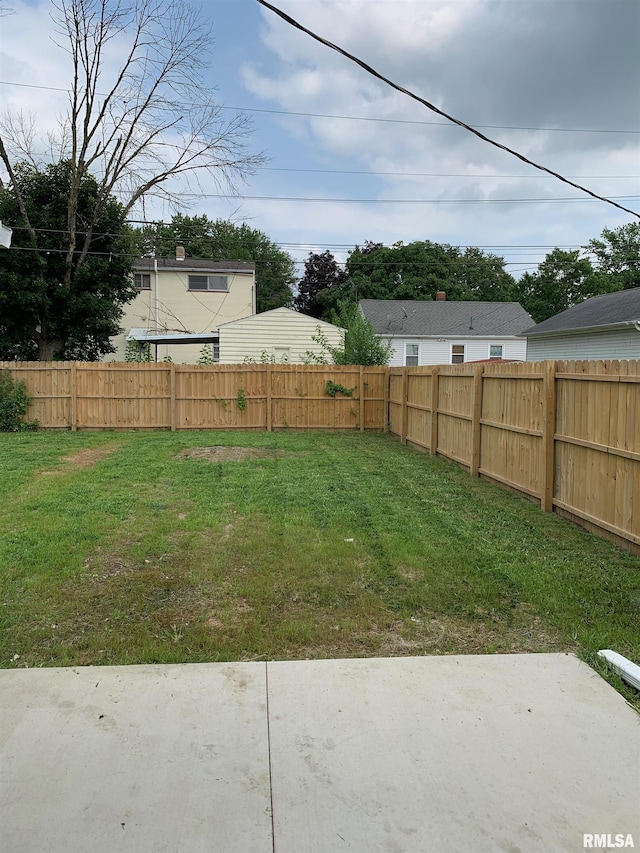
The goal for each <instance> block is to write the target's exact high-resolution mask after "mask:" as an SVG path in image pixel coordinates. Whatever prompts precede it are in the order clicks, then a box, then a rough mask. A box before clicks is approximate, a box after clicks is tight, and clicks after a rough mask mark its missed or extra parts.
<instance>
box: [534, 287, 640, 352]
mask: <svg viewBox="0 0 640 853" xmlns="http://www.w3.org/2000/svg"><path fill="white" fill-rule="evenodd" d="M523 335H524V336H525V337H526V339H527V361H543V360H544V359H547V358H549V359H614V360H617V359H640V287H635V288H633V289H632V290H619V291H617V292H616V293H603V294H602V295H601V296H593V297H592V298H591V299H585V301H584V302H581V303H580V304H579V305H574V306H573V308H568V309H567V310H566V311H562V312H561V313H560V314H556V315H555V316H554V317H549V319H548V320H543V321H542V323H538V325H537V326H533V327H532V328H529V329H525V331H524V332H523Z"/></svg>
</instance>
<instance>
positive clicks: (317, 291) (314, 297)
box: [293, 251, 347, 319]
mask: <svg viewBox="0 0 640 853" xmlns="http://www.w3.org/2000/svg"><path fill="white" fill-rule="evenodd" d="M346 280H347V273H346V272H345V270H344V269H343V268H342V267H340V266H338V264H337V262H336V259H335V258H334V257H333V255H332V254H331V252H328V251H327V252H322V253H321V254H319V253H315V252H309V257H308V258H307V260H306V261H305V262H304V275H303V277H302V278H301V279H300V281H299V282H298V295H297V296H296V297H295V299H294V300H293V307H294V308H295V310H296V311H299V312H300V313H301V314H307V315H308V316H309V317H317V318H318V319H321V318H322V317H323V316H324V315H325V314H326V312H327V303H328V302H330V301H331V296H332V295H333V293H342V291H341V287H342V285H343V284H344V283H345V281H346ZM329 291H331V293H329Z"/></svg>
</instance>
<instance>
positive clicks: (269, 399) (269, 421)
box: [266, 364, 273, 432]
mask: <svg viewBox="0 0 640 853" xmlns="http://www.w3.org/2000/svg"><path fill="white" fill-rule="evenodd" d="M272 378H273V365H272V364H267V380H266V383H267V432H271V431H272V429H273V427H272V414H271V410H272V389H271V381H272Z"/></svg>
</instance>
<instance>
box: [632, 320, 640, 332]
mask: <svg viewBox="0 0 640 853" xmlns="http://www.w3.org/2000/svg"><path fill="white" fill-rule="evenodd" d="M633 328H634V329H635V330H636V332H640V320H636V321H635V323H634V324H633Z"/></svg>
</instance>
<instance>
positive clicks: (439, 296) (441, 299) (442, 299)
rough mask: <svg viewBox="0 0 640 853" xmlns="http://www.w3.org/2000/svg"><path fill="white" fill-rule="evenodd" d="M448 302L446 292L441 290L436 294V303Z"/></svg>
mask: <svg viewBox="0 0 640 853" xmlns="http://www.w3.org/2000/svg"><path fill="white" fill-rule="evenodd" d="M446 301H447V294H446V293H445V292H444V290H439V291H438V292H437V293H436V302H446Z"/></svg>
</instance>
